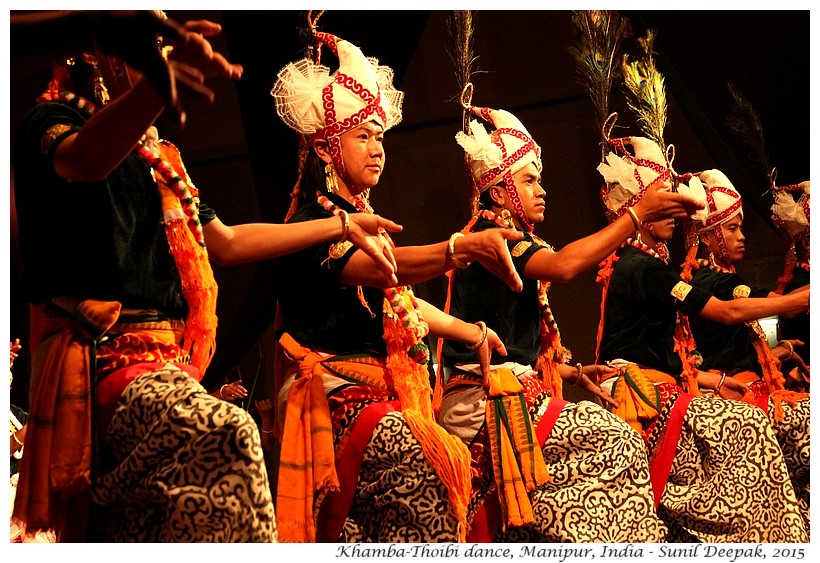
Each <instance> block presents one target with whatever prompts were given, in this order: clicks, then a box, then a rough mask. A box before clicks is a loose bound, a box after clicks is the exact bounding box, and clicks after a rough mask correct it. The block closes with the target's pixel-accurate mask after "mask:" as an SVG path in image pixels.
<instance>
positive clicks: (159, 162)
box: [57, 91, 205, 248]
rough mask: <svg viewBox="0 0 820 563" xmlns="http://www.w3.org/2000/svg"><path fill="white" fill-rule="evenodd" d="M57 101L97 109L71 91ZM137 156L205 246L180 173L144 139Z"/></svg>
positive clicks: (78, 107) (186, 186) (196, 216)
mask: <svg viewBox="0 0 820 563" xmlns="http://www.w3.org/2000/svg"><path fill="white" fill-rule="evenodd" d="M57 99H58V100H59V101H61V102H63V103H65V104H68V105H70V106H73V107H75V108H77V109H79V110H82V111H83V112H85V113H86V114H87V115H88V116H89V117H90V116H92V115H94V112H96V111H97V106H96V105H94V104H93V103H92V102H90V101H88V100H86V99H85V98H83V97H82V96H78V95H76V94H74V93H73V92H67V91H66V92H61V93H60V95H59V96H58V98H57ZM136 154H137V156H138V157H139V158H140V160H142V161H143V162H144V163H145V164H147V165H148V166H150V167H151V169H153V170H154V171H155V172H156V173H157V174H159V175H160V176H161V177H162V179H163V180H164V181H165V182H166V184H167V185H168V187H169V188H171V190H172V191H173V192H174V194H175V195H176V196H177V197H178V198H179V202H180V204H181V205H182V211H183V212H184V213H185V216H186V218H187V223H188V227H189V228H190V229H191V233H193V235H194V239H196V242H197V244H199V245H200V246H201V247H203V248H204V247H205V235H204V234H203V232H202V223H200V221H199V212H198V210H197V206H196V202H195V200H194V198H193V196H192V195H191V190H189V189H188V184H187V183H186V182H185V180H183V179H182V177H180V175H179V174H178V173H177V172H176V170H174V167H173V166H171V164H170V163H169V162H168V161H167V160H165V159H163V158H162V157H160V156H155V155H154V153H153V152H152V151H151V149H150V148H149V147H148V145H147V144H146V143H145V140H144V139H143V140H140V142H139V147H138V148H137V150H136Z"/></svg>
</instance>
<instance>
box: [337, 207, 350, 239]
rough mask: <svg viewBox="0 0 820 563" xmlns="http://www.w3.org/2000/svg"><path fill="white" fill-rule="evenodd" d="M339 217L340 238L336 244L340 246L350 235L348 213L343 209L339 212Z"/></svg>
mask: <svg viewBox="0 0 820 563" xmlns="http://www.w3.org/2000/svg"><path fill="white" fill-rule="evenodd" d="M339 217H341V218H342V238H340V239H339V242H338V244H342V243H343V242H345V241H346V240H347V236H348V235H349V234H350V213H348V212H347V211H345V210H344V209H341V210H339Z"/></svg>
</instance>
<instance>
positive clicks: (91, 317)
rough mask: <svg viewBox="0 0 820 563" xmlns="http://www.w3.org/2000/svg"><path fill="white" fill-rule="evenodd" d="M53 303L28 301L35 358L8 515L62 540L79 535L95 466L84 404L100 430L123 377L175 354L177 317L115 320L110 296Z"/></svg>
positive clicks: (177, 357)
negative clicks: (174, 319) (15, 488)
mask: <svg viewBox="0 0 820 563" xmlns="http://www.w3.org/2000/svg"><path fill="white" fill-rule="evenodd" d="M55 301H56V303H55V304H54V305H32V306H31V327H32V348H33V349H35V350H36V356H35V358H34V363H33V370H32V373H33V377H32V393H31V404H30V416H29V424H28V425H27V430H26V455H24V456H23V460H22V463H21V466H20V482H19V485H18V491H17V496H16V499H15V508H14V517H15V518H16V519H18V520H19V521H20V522H22V523H23V525H24V526H25V528H26V529H27V530H29V531H35V530H40V529H47V528H53V529H55V530H57V531H58V533H59V535H60V539H61V540H63V541H80V540H81V539H82V534H83V529H82V527H83V526H84V523H85V516H86V511H87V503H88V498H89V497H88V495H89V492H90V487H91V480H92V478H93V474H94V471H95V468H94V467H93V462H94V446H93V437H94V435H95V429H94V427H93V423H94V418H93V417H92V412H94V406H93V404H92V403H95V404H96V405H97V407H98V408H99V412H98V413H97V422H98V425H99V426H98V428H99V427H102V428H103V429H104V424H105V421H107V420H108V417H110V413H111V412H112V411H113V408H114V404H115V403H116V401H117V400H118V399H119V396H120V393H121V392H122V390H123V389H124V388H125V387H126V386H127V385H128V383H130V381H132V380H133V379H134V378H135V377H136V376H137V375H139V374H140V373H144V372H146V371H150V369H151V366H152V365H158V364H157V363H160V364H164V363H166V362H173V361H179V360H180V359H181V358H183V356H184V354H183V352H182V351H181V349H180V348H179V346H178V344H177V342H178V339H179V335H180V333H181V323H171V322H169V321H164V322H154V323H122V324H120V323H119V321H120V314H121V305H120V303H118V302H106V301H95V300H90V299H89V300H84V301H76V300H74V301H72V300H67V299H66V300H55ZM175 324H176V326H174V325H175ZM103 336H106V337H107V338H106V340H105V343H101V341H102V337H103ZM97 360H99V362H98V361H97ZM151 362H154V363H151ZM187 368H188V370H189V373H191V375H192V376H195V377H196V378H197V379H199V373H198V371H197V370H195V369H192V368H191V367H190V366H187ZM109 375H110V376H111V378H110V379H108V378H107V377H106V376H109ZM100 380H101V381H102V383H101V384H100V385H99V386H98V387H97V389H96V390H95V389H94V382H95V381H100Z"/></svg>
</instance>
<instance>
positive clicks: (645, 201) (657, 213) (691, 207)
mask: <svg viewBox="0 0 820 563" xmlns="http://www.w3.org/2000/svg"><path fill="white" fill-rule="evenodd" d="M634 208H635V212H636V213H637V214H638V217H640V218H641V220H642V221H643V222H644V223H646V222H650V221H660V220H662V219H685V218H687V217H690V216H691V215H692V214H693V213H694V212H695V211H696V210H698V209H702V208H703V203H701V202H698V201H696V200H695V199H693V198H692V197H690V196H687V195H683V194H680V193H676V192H672V191H670V190H669V189H668V188H665V187H664V184H663V182H662V181H660V179H658V180H655V181H654V182H652V183H651V184H649V186H647V188H646V192H645V193H644V195H643V197H642V198H641V200H640V201H639V202H638V203H636V204H635V206H634Z"/></svg>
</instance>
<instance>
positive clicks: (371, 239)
mask: <svg viewBox="0 0 820 563" xmlns="http://www.w3.org/2000/svg"><path fill="white" fill-rule="evenodd" d="M401 229H402V227H401V225H398V224H396V223H394V222H393V221H391V220H389V219H385V218H384V217H381V216H380V215H375V214H369V213H353V214H350V215H349V226H348V235H347V238H348V240H350V242H352V243H353V244H354V245H356V246H357V247H358V248H360V249H361V250H362V251H363V252H364V253H366V254H367V255H368V256H369V257H370V259H371V260H372V262H373V264H374V267H376V268H378V269H379V271H380V272H381V273H382V275H384V276H385V277H386V278H387V279H390V280H391V281H392V282H393V285H395V284H396V283H397V280H396V261H395V258H394V257H393V252H392V249H391V247H390V244H389V242H388V241H387V239H386V238H385V237H383V236H382V235H381V232H382V230H385V231H389V232H393V233H396V232H399V231H401ZM343 230H344V222H343V220H342V219H341V218H339V217H328V218H326V219H317V220H315V221H305V222H301V223H287V224H277V223H246V224H242V225H234V226H228V225H225V224H224V223H223V222H222V221H220V220H219V218H218V217H217V218H216V219H214V220H213V221H211V222H209V223H208V224H207V225H205V227H204V228H203V231H204V233H205V244H206V245H207V247H208V255H209V256H210V258H211V259H212V260H213V261H214V262H216V263H217V264H219V265H220V266H233V265H236V264H243V263H246V262H255V261H258V260H267V259H270V258H275V257H277V256H282V255H284V254H289V253H291V252H296V251H298V250H301V249H303V248H307V247H309V246H313V245H315V244H320V243H323V242H326V241H329V240H339V239H340V238H342V234H343Z"/></svg>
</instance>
